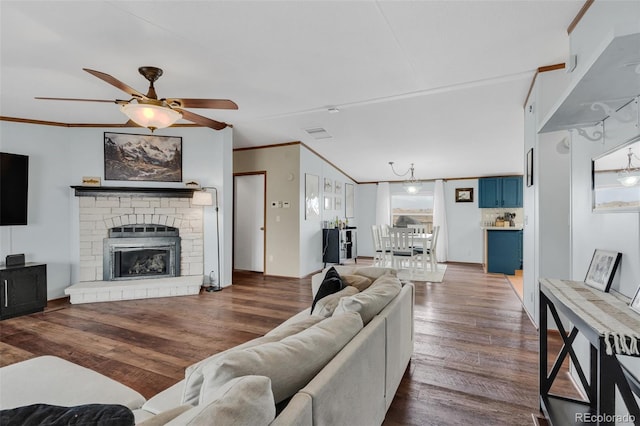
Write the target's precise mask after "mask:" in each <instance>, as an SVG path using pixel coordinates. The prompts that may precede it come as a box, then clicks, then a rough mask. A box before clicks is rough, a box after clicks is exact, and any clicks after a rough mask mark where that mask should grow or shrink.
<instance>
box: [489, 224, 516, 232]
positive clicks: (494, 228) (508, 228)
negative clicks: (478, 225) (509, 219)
mask: <svg viewBox="0 0 640 426" xmlns="http://www.w3.org/2000/svg"><path fill="white" fill-rule="evenodd" d="M523 228H524V227H523V226H522V225H516V226H483V227H482V229H484V230H486V231H522V229H523Z"/></svg>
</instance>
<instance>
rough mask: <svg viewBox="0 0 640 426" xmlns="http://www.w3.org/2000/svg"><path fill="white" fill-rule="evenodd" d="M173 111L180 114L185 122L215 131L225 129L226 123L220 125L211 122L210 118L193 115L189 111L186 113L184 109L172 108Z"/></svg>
mask: <svg viewBox="0 0 640 426" xmlns="http://www.w3.org/2000/svg"><path fill="white" fill-rule="evenodd" d="M173 109H174V110H176V111H178V112H179V113H181V114H182V118H184V119H185V120H189V121H191V122H194V123H196V124H200V125H202V126H206V127H210V128H212V129H215V130H222V129H224V128H225V127H227V123H222V122H220V121H216V120H212V119H210V118H207V117H203V116H202V115H198V114H194V113H192V112H190V111H187V110H184V109H180V108H173Z"/></svg>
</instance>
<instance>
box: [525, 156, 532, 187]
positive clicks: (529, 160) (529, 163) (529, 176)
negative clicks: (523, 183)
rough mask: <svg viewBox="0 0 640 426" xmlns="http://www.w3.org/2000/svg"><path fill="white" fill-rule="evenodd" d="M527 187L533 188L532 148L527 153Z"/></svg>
mask: <svg viewBox="0 0 640 426" xmlns="http://www.w3.org/2000/svg"><path fill="white" fill-rule="evenodd" d="M526 166H527V170H526V174H527V176H526V178H527V186H533V148H531V149H529V151H527V165H526Z"/></svg>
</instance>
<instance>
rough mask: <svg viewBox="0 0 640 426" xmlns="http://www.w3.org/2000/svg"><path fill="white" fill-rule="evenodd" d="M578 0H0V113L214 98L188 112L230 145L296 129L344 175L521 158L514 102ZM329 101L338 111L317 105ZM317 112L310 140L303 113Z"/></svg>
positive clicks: (518, 103) (478, 169)
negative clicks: (217, 106) (208, 121)
mask: <svg viewBox="0 0 640 426" xmlns="http://www.w3.org/2000/svg"><path fill="white" fill-rule="evenodd" d="M582 4H583V1H582V0H579V1H570V0H566V1H564V0H562V1H364V0H363V1H295V2H294V1H252V2H249V1H225V2H223V1H197V2H191V1H161V2H149V1H113V2H102V1H86V2H77V1H70V2H60V1H43V2H38V1H15V2H14V1H4V0H3V1H2V2H0V20H1V21H0V24H1V25H0V43H1V53H0V73H1V74H0V78H1V80H0V89H1V98H0V114H1V115H3V116H7V117H17V118H27V119H34V120H46V121H57V122H64V123H124V122H125V121H126V119H125V117H124V116H123V115H122V114H121V113H120V112H119V111H118V108H117V106H116V105H113V104H106V103H105V104H102V103H86V102H57V101H43V100H34V99H33V98H34V97H35V96H45V97H71V98H93V99H115V98H119V99H122V98H126V95H124V96H123V92H120V91H118V89H116V88H114V87H112V86H110V85H108V84H106V83H104V82H103V81H101V80H99V79H97V78H95V77H93V76H91V75H89V74H87V73H85V72H84V71H82V68H91V69H96V70H100V71H103V72H105V73H108V74H111V75H112V76H114V77H116V78H118V79H119V80H121V81H123V82H125V83H126V84H128V85H129V86H131V87H134V88H136V89H137V90H138V91H141V92H143V93H145V92H146V89H147V82H146V80H144V79H143V77H142V76H140V75H139V74H138V72H137V68H138V67H139V66H143V65H154V66H158V67H160V68H162V69H163V70H164V75H163V76H162V77H161V78H160V79H159V80H158V82H157V83H156V90H157V92H158V95H159V96H160V97H200V98H228V99H232V100H234V101H235V102H236V103H237V104H238V105H239V110H237V111H219V110H208V109H198V110H193V111H194V112H196V113H199V114H202V115H205V116H207V117H210V118H213V119H216V120H220V121H225V122H227V123H230V124H233V126H234V146H235V147H236V148H240V147H249V146H258V145H265V144H277V143H285V142H290V141H302V142H304V143H305V144H306V145H308V146H309V147H310V148H312V149H313V150H315V151H316V152H318V153H319V154H321V155H322V156H324V157H325V158H327V159H328V160H329V161H331V162H332V163H333V164H335V165H336V166H337V167H339V168H340V169H342V170H343V171H344V172H346V173H347V174H349V175H350V176H351V177H352V178H354V179H356V180H357V181H378V180H397V179H398V178H397V177H396V176H394V175H393V174H392V173H391V170H390V168H389V166H388V162H389V161H395V163H396V166H397V168H399V169H405V170H406V169H407V168H408V167H409V163H412V162H413V163H415V172H416V177H418V178H420V179H433V178H454V177H467V176H483V175H495V174H513V173H522V170H523V111H522V105H523V103H524V100H525V97H526V94H527V91H528V89H529V85H530V83H531V80H532V78H533V75H534V73H535V70H536V69H537V68H538V67H540V66H545V65H551V64H556V63H562V62H565V59H566V57H567V55H568V51H569V49H568V43H569V38H568V35H567V32H566V28H567V26H568V25H569V23H570V22H571V21H572V19H573V18H574V17H575V16H576V14H577V13H578V11H579V9H580V8H581V7H582ZM329 107H337V108H338V109H339V110H340V112H339V113H334V114H331V113H329V112H328V108H329ZM315 127H322V128H324V129H326V130H327V131H328V133H329V134H331V135H332V138H329V139H322V140H316V139H314V138H312V137H311V136H309V135H308V134H307V133H306V132H305V131H304V129H308V128H315Z"/></svg>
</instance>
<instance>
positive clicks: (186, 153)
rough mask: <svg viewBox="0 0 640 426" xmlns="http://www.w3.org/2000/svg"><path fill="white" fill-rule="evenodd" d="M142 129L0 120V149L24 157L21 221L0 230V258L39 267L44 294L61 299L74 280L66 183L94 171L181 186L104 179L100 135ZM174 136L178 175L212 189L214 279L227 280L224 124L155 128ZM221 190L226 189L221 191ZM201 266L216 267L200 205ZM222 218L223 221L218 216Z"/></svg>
mask: <svg viewBox="0 0 640 426" xmlns="http://www.w3.org/2000/svg"><path fill="white" fill-rule="evenodd" d="M104 131H113V132H119V133H138V134H140V133H145V132H146V131H145V130H142V129H137V128H136V129H94V128H65V127H52V126H40V125H34V124H22V123H12V122H6V121H0V150H2V151H4V152H14V153H18V154H26V155H29V163H30V164H29V224H28V225H27V226H13V227H2V228H0V259H4V257H5V256H6V255H7V254H10V253H25V256H26V260H27V261H32V262H41V263H46V264H47V287H48V290H47V297H48V299H55V298H59V297H63V296H64V289H65V288H66V287H68V286H69V285H71V284H73V283H74V282H75V281H76V279H77V277H78V260H79V239H78V238H79V232H78V223H79V221H78V218H79V216H78V214H79V213H78V201H77V198H76V197H75V196H74V195H73V190H72V189H71V188H70V186H71V185H79V184H81V180H82V177H83V176H101V177H102V179H103V185H104V186H155V187H182V186H183V184H181V183H166V182H121V181H104V163H103V152H104V147H103V137H104V136H103V133H104ZM158 133H161V134H163V135H174V136H182V142H183V179H197V180H199V181H200V183H201V184H202V185H206V186H216V187H218V188H219V190H220V195H221V202H220V204H221V207H220V226H221V237H222V239H223V241H222V243H221V261H222V264H223V266H224V267H223V271H222V280H221V281H222V283H223V284H230V283H231V244H230V240H228V238H230V235H231V220H230V218H231V209H232V202H231V201H230V200H229V201H228V200H227V197H230V194H231V188H232V187H231V184H230V179H231V178H230V171H229V170H227V168H228V167H226V166H225V163H226V164H230V163H231V146H232V136H231V129H225V130H222V131H219V132H216V131H212V130H209V129H202V128H176V129H164V130H162V131H158ZM225 188H229V190H228V191H225ZM205 209H206V210H205V223H204V227H205V230H204V231H205V271H210V270H213V269H216V268H217V266H216V262H217V260H216V244H215V214H214V213H215V212H214V209H213V207H207V208H205ZM225 218H226V220H225Z"/></svg>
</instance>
